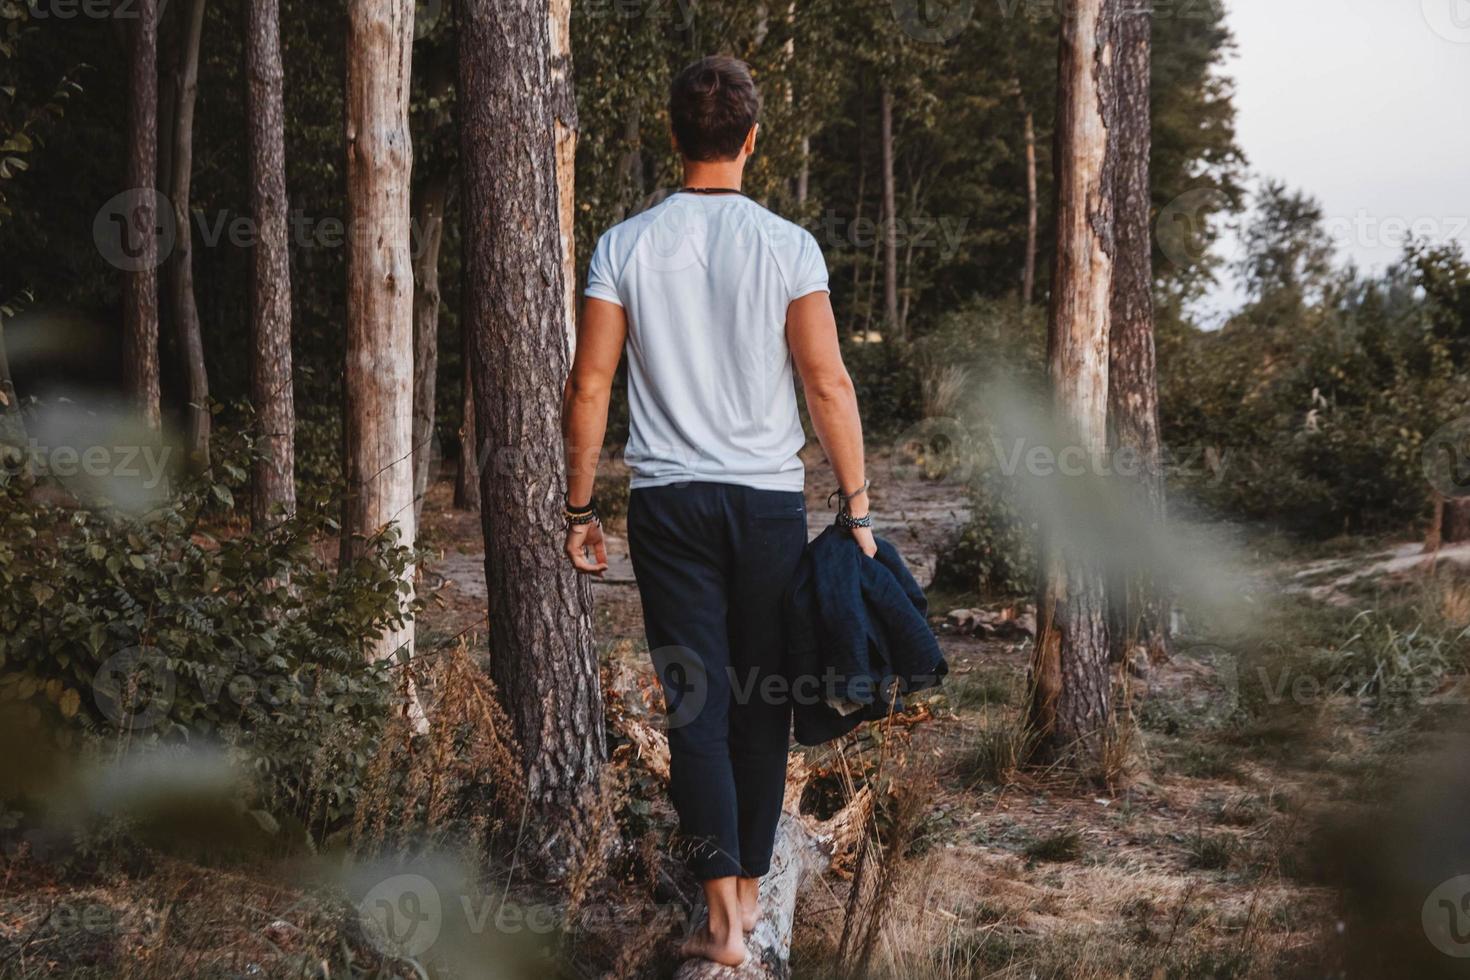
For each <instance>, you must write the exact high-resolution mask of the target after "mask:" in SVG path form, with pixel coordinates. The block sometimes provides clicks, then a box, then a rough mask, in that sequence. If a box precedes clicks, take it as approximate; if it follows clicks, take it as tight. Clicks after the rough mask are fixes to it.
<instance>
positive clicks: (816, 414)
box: [786, 292, 877, 555]
mask: <svg viewBox="0 0 1470 980" xmlns="http://www.w3.org/2000/svg"><path fill="white" fill-rule="evenodd" d="M786 342H787V344H789V345H790V347H791V357H792V360H793V361H795V363H796V370H797V373H798V374H800V375H801V386H802V388H803V389H804V390H805V391H806V405H807V410H808V411H810V412H811V416H812V425H813V426H814V427H815V428H816V430H817V438H818V439H820V440H821V442H822V448H823V449H824V450H826V452H827V458H828V459H829V460H831V462H832V470H833V472H834V473H835V474H836V476H837V483H838V486H840V487H841V488H842V491H843V493H853V492H854V491H856V490H858V489H859V488H860V487H862V486H863V483H864V482H865V480H866V471H865V462H864V459H863V422H862V417H861V416H860V415H859V414H858V403H857V390H856V389H855V388H854V387H853V384H852V377H851V376H850V375H849V374H848V373H847V366H846V365H844V364H843V363H842V347H841V345H840V344H839V343H838V341H837V319H836V317H834V316H833V315H832V300H831V297H830V296H828V295H827V294H826V293H825V292H817V293H809V294H808V295H806V296H803V297H801V298H800V299H798V300H796V301H795V302H794V303H792V304H791V306H790V307H789V308H788V309H787V311H786ZM848 506H849V509H850V511H851V513H852V516H853V517H863V516H865V515H866V514H867V513H868V495H867V494H866V493H860V494H858V495H857V496H855V497H853V498H852V500H851V501H850V502H849V505H848ZM853 537H854V538H856V539H857V542H858V544H859V545H861V546H862V549H863V551H864V552H866V553H867V554H868V555H872V554H873V553H874V552H875V551H876V550H877V547H876V546H875V545H874V544H873V533H872V531H870V530H868V529H867V528H854V529H853Z"/></svg>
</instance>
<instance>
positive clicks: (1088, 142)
mask: <svg viewBox="0 0 1470 980" xmlns="http://www.w3.org/2000/svg"><path fill="white" fill-rule="evenodd" d="M1120 2H1122V0H1078V2H1077V4H1076V5H1075V8H1074V9H1073V12H1072V16H1070V17H1066V18H1063V19H1062V22H1061V45H1060V56H1059V75H1058V79H1059V84H1058V104H1057V152H1056V183H1057V258H1056V279H1055V282H1054V283H1053V285H1052V300H1051V323H1050V327H1049V330H1048V336H1047V373H1048V377H1049V378H1050V381H1051V386H1052V397H1053V410H1054V412H1055V418H1056V429H1057V431H1058V437H1059V438H1060V439H1062V440H1063V441H1065V442H1066V443H1068V444H1069V445H1076V446H1080V447H1081V449H1082V450H1083V451H1084V452H1085V453H1087V454H1088V455H1089V457H1090V458H1093V459H1100V458H1103V456H1104V454H1105V453H1106V451H1107V441H1108V440H1107V410H1108V331H1109V320H1110V301H1111V293H1112V279H1113V251H1114V242H1113V201H1112V195H1113V187H1112V181H1111V179H1110V169H1111V160H1110V159H1109V152H1108V151H1109V132H1108V120H1109V111H1108V106H1109V103H1110V102H1111V98H1112V95H1111V92H1110V91H1109V90H1110V87H1111V86H1110V85H1109V79H1108V77H1109V74H1110V73H1109V71H1108V65H1109V64H1110V62H1111V60H1112V50H1111V48H1112V43H1113V41H1112V23H1113V17H1114V13H1113V12H1114V9H1115V6H1116V4H1118V3H1120ZM1059 448H1060V447H1059ZM1058 479H1060V478H1058ZM1058 496H1059V497H1063V498H1065V497H1067V496H1069V495H1067V494H1059V495H1058ZM1068 516H1071V517H1072V519H1074V520H1075V515H1054V516H1053V518H1052V519H1051V520H1049V521H1048V522H1047V525H1048V526H1045V527H1043V529H1042V539H1043V540H1042V551H1041V590H1040V595H1039V597H1038V601H1037V634H1036V647H1035V652H1034V653H1033V656H1032V664H1031V670H1032V684H1033V693H1032V701H1031V706H1030V714H1031V723H1032V726H1033V729H1034V731H1035V732H1036V733H1037V735H1038V736H1039V739H1040V743H1041V748H1042V750H1043V751H1044V752H1046V753H1048V754H1051V755H1055V756H1064V755H1065V756H1070V755H1075V756H1077V757H1079V758H1081V757H1083V756H1087V755H1092V756H1095V755H1096V754H1097V750H1098V749H1099V748H1100V742H1101V736H1102V734H1103V733H1104V731H1105V730H1106V728H1107V726H1108V725H1109V723H1110V721H1111V691H1110V689H1109V683H1110V676H1109V666H1108V638H1107V632H1108V631H1107V611H1106V605H1107V603H1106V578H1105V573H1104V569H1103V565H1102V561H1103V556H1102V555H1099V554H1096V553H1092V552H1095V551H1096V549H1091V550H1089V549H1088V548H1087V547H1086V546H1085V545H1082V544H1081V543H1080V542H1077V541H1074V540H1069V539H1068V538H1067V536H1066V532H1065V528H1066V526H1067V525H1068V524H1069V523H1070V522H1071V521H1069V520H1068Z"/></svg>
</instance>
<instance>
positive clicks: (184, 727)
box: [0, 440, 413, 825]
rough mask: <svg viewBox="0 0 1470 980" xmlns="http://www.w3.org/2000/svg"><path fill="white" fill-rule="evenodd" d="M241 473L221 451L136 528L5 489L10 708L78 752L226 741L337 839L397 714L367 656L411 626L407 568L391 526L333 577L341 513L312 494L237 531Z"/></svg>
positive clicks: (388, 684) (5, 683) (35, 483)
mask: <svg viewBox="0 0 1470 980" xmlns="http://www.w3.org/2000/svg"><path fill="white" fill-rule="evenodd" d="M220 443H225V440H220ZM217 445H219V444H217ZM246 466H247V457H246V451H245V449H244V448H243V447H235V448H233V449H232V448H231V447H229V446H228V445H220V447H219V449H218V450H217V452H216V463H215V467H214V469H213V471H212V472H211V473H209V474H207V475H205V476H203V477H199V478H186V480H185V482H183V483H182V484H180V485H179V486H178V487H177V488H176V489H175V491H174V492H173V493H172V494H171V495H169V496H168V497H167V498H166V499H165V500H163V501H161V502H160V503H158V504H157V506H155V507H153V508H152V509H150V510H148V511H147V512H145V513H141V514H129V513H126V512H123V511H121V510H119V509H117V508H115V507H111V506H109V505H107V504H105V503H90V504H89V503H85V502H81V501H78V500H76V499H75V498H73V497H71V496H70V495H68V494H67V493H65V490H64V488H61V487H59V486H56V485H53V484H52V483H51V481H49V480H46V479H44V478H39V479H37V478H30V477H28V476H25V475H24V474H22V475H18V476H15V477H14V478H11V479H8V480H6V481H5V482H4V485H3V486H0V496H3V498H4V499H3V502H0V700H3V701H4V702H5V703H6V707H7V708H8V709H13V710H18V711H21V712H23V713H24V714H25V715H26V716H27V717H29V718H30V719H31V720H33V721H41V722H54V723H56V724H58V725H60V726H61V727H62V730H63V731H64V732H70V733H71V734H70V735H67V736H66V738H68V739H69V740H74V739H75V738H76V737H77V736H78V735H80V734H82V733H86V734H88V735H90V736H92V737H100V738H118V739H122V740H125V741H129V742H131V743H134V744H137V743H139V742H140V741H144V742H146V741H157V742H162V743H171V742H176V741H184V742H191V743H197V742H201V741H203V742H219V743H223V744H224V745H227V746H230V747H232V748H233V749H234V750H236V751H238V752H240V753H242V754H243V755H244V756H245V758H246V760H247V761H248V763H249V765H250V766H251V767H252V768H253V770H254V772H255V773H256V774H257V775H258V776H259V777H260V792H261V795H262V797H263V799H264V800H265V801H266V802H265V805H266V806H268V807H269V808H271V809H272V810H274V811H275V812H277V813H280V814H290V815H294V816H296V817H298V818H300V819H302V820H316V821H319V822H321V823H322V824H325V825H331V824H334V823H336V822H338V821H340V820H341V819H343V818H344V817H346V816H347V815H348V814H350V813H351V811H352V807H353V804H354V801H355V796H356V793H357V791H358V788H359V784H360V782H361V778H362V774H363V770H364V768H365V766H366V765H367V760H368V758H369V757H370V755H371V752H372V746H373V744H374V741H375V738H376V736H377V733H378V732H379V730H380V728H381V725H382V723H383V721H384V719H385V718H386V716H387V714H388V706H389V702H390V699H391V696H392V694H393V690H394V687H395V676H394V675H395V671H393V670H392V669H391V668H390V667H389V666H388V665H386V664H376V665H374V664H369V663H366V662H365V660H364V644H365V642H366V641H367V640H368V639H369V638H372V637H376V636H378V635H381V633H382V632H383V631H384V630H385V629H387V628H390V627H392V626H394V625H396V624H398V623H400V622H401V621H402V618H403V616H404V615H405V612H406V610H407V607H406V606H405V604H404V602H403V598H404V597H403V595H402V592H403V590H404V589H405V588H406V586H405V585H403V584H402V582H401V575H402V573H403V571H404V569H405V568H406V567H407V565H408V564H409V563H410V562H411V561H412V560H413V554H412V552H411V550H410V549H407V548H404V547H402V546H400V545H399V544H398V543H397V540H396V533H397V532H396V528H390V529H388V530H386V531H384V532H383V533H381V534H379V535H378V536H376V537H374V538H373V539H372V540H371V541H368V542H366V546H365V547H364V548H363V549H362V552H361V554H360V555H359V556H358V557H356V558H355V559H354V560H352V561H351V562H349V563H348V564H346V565H344V566H343V567H341V568H340V569H338V568H336V567H334V565H333V563H332V562H331V561H330V560H329V559H328V558H326V557H324V555H323V550H324V549H323V547H322V542H323V541H324V540H325V541H329V542H332V536H333V535H335V533H336V530H337V529H336V525H335V524H334V523H333V521H332V520H331V518H330V517H328V516H327V514H328V511H329V510H330V509H331V508H330V507H329V506H328V504H327V502H326V501H325V500H323V499H314V498H312V497H308V498H307V500H306V501H305V502H304V503H303V505H302V509H301V511H300V512H299V513H298V514H297V515H295V516H294V517H292V518H290V519H288V520H286V521H285V522H284V523H283V524H282V525H281V526H280V527H279V528H277V529H276V530H275V531H273V532H270V533H257V532H251V531H245V530H243V529H241V528H239V527H238V526H237V525H236V523H235V522H233V521H232V520H231V519H230V514H231V510H232V507H233V503H234V499H235V495H236V494H237V493H238V492H241V491H242V489H243V485H244V481H245V477H246ZM329 550H330V551H331V552H332V553H333V554H335V551H336V549H335V543H334V542H332V547H330V549H329Z"/></svg>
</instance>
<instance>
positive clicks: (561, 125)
mask: <svg viewBox="0 0 1470 980" xmlns="http://www.w3.org/2000/svg"><path fill="white" fill-rule="evenodd" d="M547 29H548V31H549V32H550V35H551V111H552V113H553V115H554V116H555V118H556V187H557V218H558V228H559V230H560V238H561V267H562V288H563V290H564V292H565V300H564V303H563V307H564V309H565V311H566V312H565V316H566V331H567V350H568V351H575V350H576V349H577V253H576V221H577V91H576V88H575V87H574V86H573V85H572V0H550V9H549V10H548V20H547Z"/></svg>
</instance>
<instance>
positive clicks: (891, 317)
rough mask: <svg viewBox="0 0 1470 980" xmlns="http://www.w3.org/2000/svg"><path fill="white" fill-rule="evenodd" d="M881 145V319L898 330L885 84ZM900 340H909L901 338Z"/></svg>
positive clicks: (889, 102)
mask: <svg viewBox="0 0 1470 980" xmlns="http://www.w3.org/2000/svg"><path fill="white" fill-rule="evenodd" d="M878 115H879V126H880V127H881V132H880V134H879V139H880V140H881V141H882V143H883V315H884V317H885V319H886V321H887V322H886V323H885V324H884V329H885V330H891V331H898V330H899V329H900V325H899V316H898V209H897V207H896V202H895V196H896V195H895V191H894V178H893V89H892V88H891V87H890V86H889V84H888V82H887V81H886V80H885V81H884V82H883V84H882V88H881V90H880V92H879V95H878ZM900 338H901V339H903V340H907V339H908V337H906V336H903V335H902V334H900Z"/></svg>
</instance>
